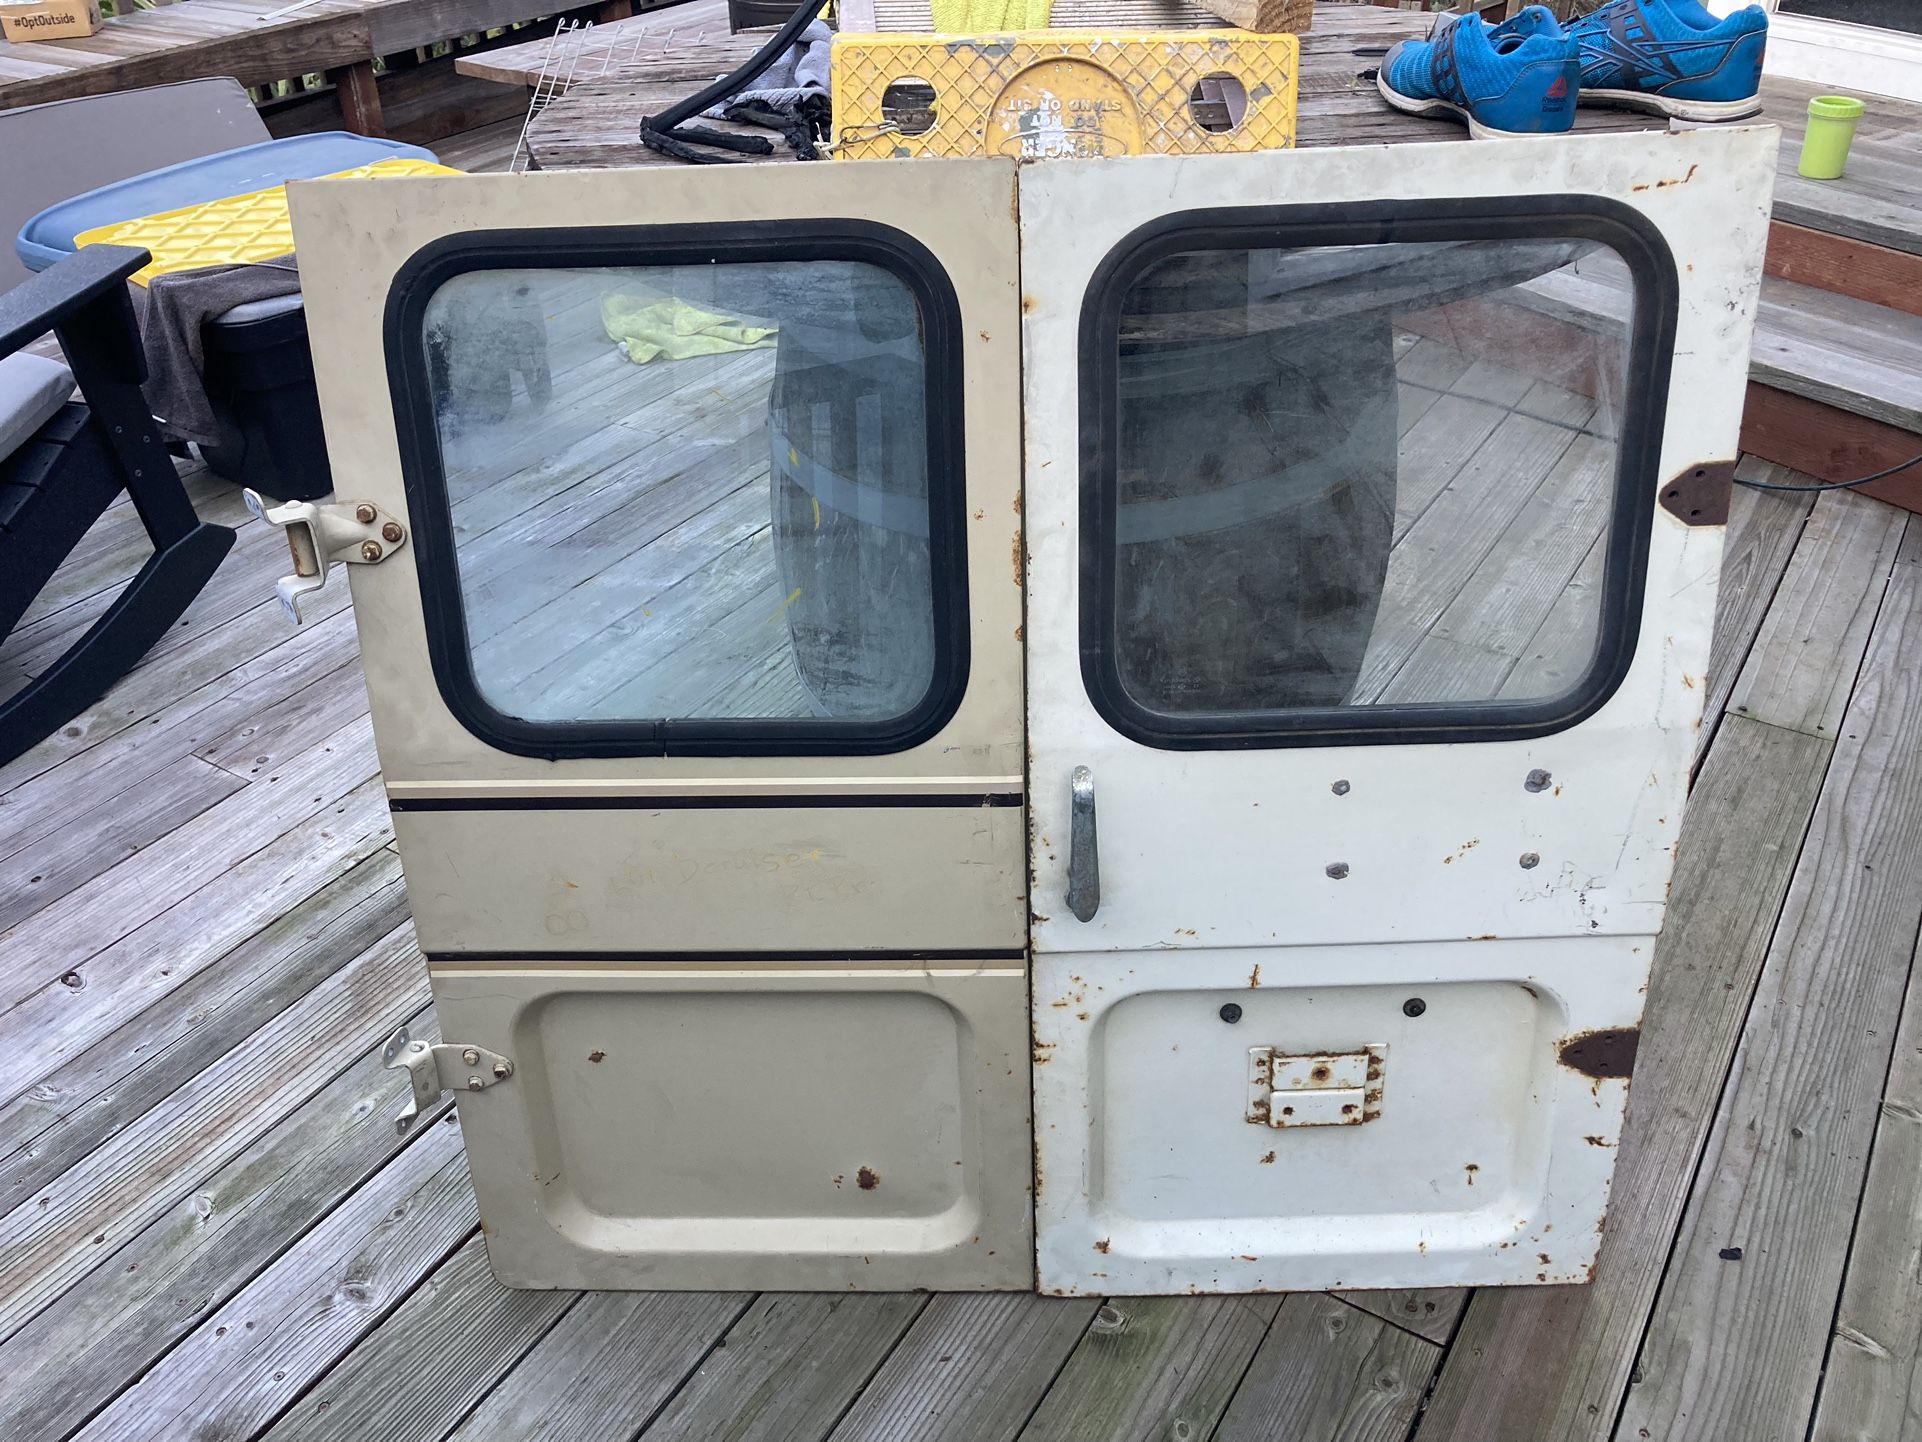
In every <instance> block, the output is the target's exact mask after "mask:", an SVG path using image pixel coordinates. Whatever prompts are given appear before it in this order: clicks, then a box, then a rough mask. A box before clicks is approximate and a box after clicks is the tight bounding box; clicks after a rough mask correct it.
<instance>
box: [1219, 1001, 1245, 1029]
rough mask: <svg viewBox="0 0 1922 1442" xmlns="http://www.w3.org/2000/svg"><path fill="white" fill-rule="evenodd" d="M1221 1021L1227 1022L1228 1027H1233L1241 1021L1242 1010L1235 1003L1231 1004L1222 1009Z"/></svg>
mask: <svg viewBox="0 0 1922 1442" xmlns="http://www.w3.org/2000/svg"><path fill="white" fill-rule="evenodd" d="M1221 1019H1222V1020H1223V1021H1225V1022H1227V1023H1228V1025H1230V1026H1233V1025H1234V1024H1235V1023H1236V1022H1238V1021H1240V1020H1241V1008H1240V1007H1239V1006H1238V1005H1236V1004H1235V1003H1234V1002H1232V1001H1231V1002H1229V1003H1228V1004H1227V1005H1226V1006H1224V1007H1222V1009H1221Z"/></svg>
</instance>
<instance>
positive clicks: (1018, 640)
mask: <svg viewBox="0 0 1922 1442" xmlns="http://www.w3.org/2000/svg"><path fill="white" fill-rule="evenodd" d="M1023 629H1024V628H1023V627H1020V626H1016V627H1015V628H1014V644H1015V645H1017V646H1019V645H1020V644H1021V632H1022V631H1023Z"/></svg>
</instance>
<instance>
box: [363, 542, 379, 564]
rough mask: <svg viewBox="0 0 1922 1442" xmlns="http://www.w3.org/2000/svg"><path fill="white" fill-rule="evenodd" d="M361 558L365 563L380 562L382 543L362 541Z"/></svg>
mask: <svg viewBox="0 0 1922 1442" xmlns="http://www.w3.org/2000/svg"><path fill="white" fill-rule="evenodd" d="M360 558H361V560H363V561H378V560H379V559H380V542H379V541H362V542H361V543H360Z"/></svg>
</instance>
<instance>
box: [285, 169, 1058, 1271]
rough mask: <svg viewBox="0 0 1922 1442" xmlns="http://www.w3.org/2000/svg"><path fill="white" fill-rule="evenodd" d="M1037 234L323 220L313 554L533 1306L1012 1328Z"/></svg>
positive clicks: (930, 218)
mask: <svg viewBox="0 0 1922 1442" xmlns="http://www.w3.org/2000/svg"><path fill="white" fill-rule="evenodd" d="M1013 201H1014V166H1013V164H1012V163H1011V162H1005V161H995V162H982V163H968V162H948V163H943V164H939V165H918V166H896V165H883V166H868V167H844V166H831V165H814V166H798V165H797V166H786V167H783V166H743V167H740V168H738V169H730V168H724V167H716V168H712V169H709V168H690V169H685V170H660V169H657V170H644V171H630V172H624V173H613V172H596V173H574V174H550V175H539V174H537V175H525V176H518V175H517V176H486V177H478V176H477V177H465V178H459V179H445V180H440V179H434V180H422V181H413V180H394V181H383V182H379V183H367V184H351V185H350V184H335V183H323V184H319V185H313V186H299V187H296V188H295V195H294V201H293V208H294V212H295V217H296V226H297V233H298V237H299V246H300V258H301V271H302V278H303V282H304V286H305V290H306V294H307V297H308V312H309V319H310V328H311V333H312V339H313V349H314V357H315V365H316V371H317V374H318V377H319V385H320V394H321V400H322V404H323V408H324V411H325V419H326V429H327V444H328V449H329V454H330V457H331V459H332V464H333V471H334V475H335V478H336V481H337V484H338V487H339V490H338V499H337V503H336V504H335V505H334V506H333V507H332V508H331V509H328V510H325V511H323V512H321V513H320V514H319V515H318V516H317V517H315V518H313V519H314V526H315V527H316V528H317V529H314V530H313V532H312V533H313V534H314V535H316V537H317V538H318V541H319V546H318V548H319V549H321V550H323V551H324V550H330V549H331V550H335V551H340V552H344V553H345V554H346V556H347V557H348V558H349V559H354V560H358V561H361V562H362V563H361V564H356V565H353V566H351V567H349V569H350V571H351V572H352V576H353V599H354V606H355V611H356V615H357V620H358V623H359V628H360V637H361V646H362V652H363V656H364V658H365V665H366V674H367V684H368V692H369V697H370V700H371V703H372V708H373V715H374V723H375V732H376V737H377V740H378V744H379V748H380V756H381V762H382V766H383V768H384V771H385V774H386V781H387V787H388V792H389V796H390V798H391V801H392V804H393V810H394V820H395V829H396V832H397V835H398V837H399V841H400V850H401V856H402V860H403V862H404V864H405V867H406V872H407V882H408V892H409V896H410V898H411V901H412V906H413V912H414V920H415V925H416V928H417V930H418V933H419V938H420V945H421V949H422V950H423V951H424V952H425V953H426V956H427V962H428V967H429V971H430V975H431V978H432V983H433V992H434V998H435V1001H436V1003H437V1012H438V1019H439V1026H440V1031H441V1036H442V1038H443V1039H444V1044H446V1045H447V1046H449V1047H450V1048H451V1049H450V1050H448V1051H446V1052H444V1053H437V1054H432V1055H433V1057H434V1060H433V1061H432V1062H431V1063H430V1066H429V1070H428V1072H427V1073H426V1075H425V1080H424V1082H423V1085H424V1087H425V1088H426V1090H427V1091H428V1092H429V1093H431V1092H433V1091H434V1090H436V1089H437V1087H438V1085H439V1084H440V1083H442V1082H444V1083H447V1084H448V1085H450V1086H453V1087H454V1088H456V1089H461V1088H464V1087H466V1086H469V1085H471V1086H473V1087H474V1088H475V1090H473V1091H472V1092H471V1093H469V1092H468V1091H466V1090H458V1093H457V1094H458V1095H459V1112H460V1122H461V1125H462V1128H463V1130H464V1132H465V1134H466V1140H467V1148H468V1157H469V1161H470V1163H471V1165H472V1170H473V1177H474V1187H475V1191H476V1193H477V1194H478V1197H479V1201H480V1210H481V1216H482V1219H483V1226H484V1229H485V1231H486V1234H487V1238H488V1247H489V1252H490V1255H491V1257H492V1259H493V1262H494V1265H495V1268H496V1270H497V1271H498V1272H499V1273H500V1275H501V1276H502V1277H503V1278H504V1279H506V1280H508V1281H509V1282H512V1283H516V1284H520V1285H527V1286H542V1287H561V1286H565V1287H623V1286H636V1287H639V1286H645V1287H704V1288H706V1287H773V1288H787V1287H812V1288H835V1289H846V1288H853V1287H860V1288H900V1287H962V1288H991V1287H1026V1286H1028V1285H1030V1284H1031V1279H1032V1275H1033V1274H1032V1265H1033V1253H1032V1246H1031V1230H1030V1215H1031V1214H1030V1208H1029V1195H1028V1194H1029V1181H1030V1177H1031V1153H1030V1139H1031V1131H1030V1122H1029V1093H1028V1071H1027V1067H1026V1065H1025V1053H1026V1049H1027V1014H1028V985H1027V975H1026V968H1025V963H1024V957H1025V946H1026V939H1027V910H1026V875H1025V871H1024V859H1025V858H1024V828H1023V824H1022V823H1023V815H1024V812H1023V781H1024V778H1023V764H1022V750H1021V744H1022V714H1021V691H1020V686H1021V643H1020V636H1019V628H1020V623H1021V608H1020V591H1019V586H1018V580H1016V579H1014V578H1011V576H1010V573H1009V570H1010V568H1009V559H1008V558H1009V554H1010V550H1011V549H1012V547H1013V546H1014V545H1015V544H1016V535H1017V531H1018V525H1019V519H1018V514H1017V512H1018V500H1017V498H1018V488H1019V479H1020V457H1019V434H1018V430H1017V427H1016V423H1015V419H1014V418H1015V417H1016V416H1017V415H1018V414H1019V405H1020V393H1019V381H1018V376H1019V366H1018V345H1019V306H1018V291H1017V283H1016V263H1015V224H1014V214H1013ZM957 216H965V217H966V223H965V224H957V223H955V222H956V217H957ZM363 505H364V506H366V507H367V508H368V509H367V510H366V511H365V512H364V513H362V512H360V511H359V507H361V506H363ZM356 528H358V529H356ZM390 528H391V529H390ZM308 534H309V531H307V530H297V532H296V536H297V538H299V539H304V538H305V537H306V536H307V535H308ZM363 547H366V548H370V549H368V550H366V551H365V553H364V554H363V549H362V548H363ZM370 557H371V558H374V559H373V560H372V561H371V563H368V558H370ZM415 1040H418V1039H415ZM401 1051H402V1055H403V1056H406V1055H409V1054H412V1053H411V1051H410V1049H409V1047H408V1046H407V1045H405V1044H403V1046H402V1048H401ZM420 1055H422V1056H427V1055H429V1054H427V1053H420ZM469 1077H471V1078H472V1081H471V1082H469V1081H468V1080H467V1078H469Z"/></svg>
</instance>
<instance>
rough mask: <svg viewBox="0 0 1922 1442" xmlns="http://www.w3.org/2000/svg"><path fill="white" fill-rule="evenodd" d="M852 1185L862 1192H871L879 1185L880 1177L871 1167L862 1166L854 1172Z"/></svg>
mask: <svg viewBox="0 0 1922 1442" xmlns="http://www.w3.org/2000/svg"><path fill="white" fill-rule="evenodd" d="M854 1185H855V1186H857V1187H859V1188H860V1189H861V1190H862V1191H864V1192H871V1191H873V1190H874V1189H875V1188H876V1187H878V1186H880V1185H881V1178H880V1176H879V1175H878V1174H877V1173H876V1172H875V1170H874V1168H872V1167H862V1168H861V1170H860V1171H858V1172H856V1173H855V1174H854Z"/></svg>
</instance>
